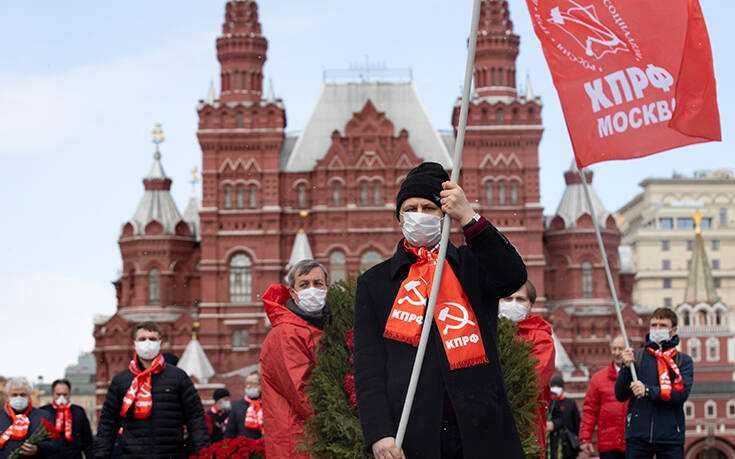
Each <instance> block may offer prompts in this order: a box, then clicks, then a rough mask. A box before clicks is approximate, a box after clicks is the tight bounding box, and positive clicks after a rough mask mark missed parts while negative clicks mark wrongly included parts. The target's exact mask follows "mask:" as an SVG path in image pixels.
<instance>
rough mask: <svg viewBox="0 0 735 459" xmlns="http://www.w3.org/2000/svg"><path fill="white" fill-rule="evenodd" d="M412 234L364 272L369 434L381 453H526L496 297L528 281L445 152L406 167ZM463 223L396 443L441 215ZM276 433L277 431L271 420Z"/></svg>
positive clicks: (360, 327)
mask: <svg viewBox="0 0 735 459" xmlns="http://www.w3.org/2000/svg"><path fill="white" fill-rule="evenodd" d="M396 217H397V218H398V220H399V223H400V226H401V230H402V232H403V235H404V237H405V238H404V239H402V240H401V241H400V242H399V244H398V247H397V249H396V252H395V253H394V255H393V256H392V257H391V258H390V259H388V260H386V261H384V262H382V263H380V264H378V265H376V266H374V267H373V268H371V269H370V270H368V271H367V272H365V273H364V274H363V275H362V276H360V278H359V279H358V282H357V294H356V298H355V348H354V355H355V387H356V392H357V404H358V411H359V413H360V422H361V424H362V428H363V435H364V438H365V444H366V446H367V447H368V448H370V449H371V450H372V452H373V454H374V455H375V457H376V458H377V459H400V458H401V457H402V455H403V454H405V457H407V458H409V459H412V458H421V459H424V458H439V457H452V458H455V457H456V458H461V457H464V458H487V457H499V458H500V457H502V458H504V459H514V458H523V451H522V448H521V442H520V438H519V435H518V431H517V429H516V425H515V422H514V420H513V414H512V412H511V409H510V404H509V403H508V397H507V394H506V392H505V385H504V382H503V373H502V370H501V367H500V360H499V358H498V352H497V341H496V329H497V321H498V299H499V298H504V297H507V296H510V295H511V294H512V293H513V292H515V291H516V290H518V289H519V288H520V287H521V286H522V285H523V284H524V282H526V269H525V265H524V264H523V260H522V259H521V257H520V256H519V255H518V253H517V252H516V250H515V248H514V247H513V245H511V243H510V242H508V240H507V239H506V238H505V237H504V236H503V235H502V234H501V233H500V232H498V231H497V230H496V229H495V227H493V226H492V225H491V224H490V223H489V222H488V221H487V220H486V219H485V218H484V217H482V216H480V215H479V214H477V213H475V211H474V210H473V209H472V207H471V206H470V205H469V203H468V201H467V198H466V197H465V194H464V191H462V189H461V188H460V187H459V186H458V185H457V184H456V183H453V182H450V181H449V177H448V175H447V173H446V172H445V171H444V168H443V167H442V166H441V165H440V164H437V163H423V164H421V165H419V166H417V167H416V168H414V169H413V170H411V171H410V172H409V173H408V175H407V176H406V178H405V180H404V181H403V183H402V184H401V188H400V191H399V192H398V196H397V199H396ZM447 217H448V218H451V219H453V220H455V221H456V222H457V223H459V225H460V226H461V227H462V229H463V231H464V237H465V240H466V241H467V245H466V246H461V247H455V246H454V245H451V244H450V245H449V246H448V247H447V258H446V260H447V262H446V263H445V265H444V270H443V275H442V279H441V288H440V290H439V294H438V298H437V306H436V311H435V313H434V318H435V321H434V325H432V327H431V333H430V338H429V342H428V345H427V348H426V355H425V357H424V364H423V369H422V371H421V377H420V380H419V384H418V387H417V390H416V397H415V399H414V403H413V409H412V412H411V418H410V420H409V422H408V428H407V431H406V436H405V439H404V442H403V445H402V446H403V451H400V450H399V449H398V448H397V446H396V444H395V436H396V431H397V428H398V423H399V419H400V416H401V411H402V408H403V403H404V400H405V397H406V391H407V388H408V382H409V379H410V375H411V368H412V365H413V362H414V358H415V356H416V344H417V343H418V341H419V336H420V334H421V328H422V324H423V317H424V313H425V307H426V304H427V303H428V302H427V298H428V296H429V292H430V291H431V289H430V284H431V282H432V279H433V273H434V269H435V263H434V260H436V253H437V246H438V242H439V240H440V233H441V219H442V218H447ZM266 435H267V432H266Z"/></svg>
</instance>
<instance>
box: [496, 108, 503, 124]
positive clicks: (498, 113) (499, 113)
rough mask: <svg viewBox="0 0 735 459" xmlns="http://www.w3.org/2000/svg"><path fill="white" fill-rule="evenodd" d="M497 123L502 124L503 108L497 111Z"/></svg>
mask: <svg viewBox="0 0 735 459" xmlns="http://www.w3.org/2000/svg"><path fill="white" fill-rule="evenodd" d="M497 119H498V124H503V110H498V111H497Z"/></svg>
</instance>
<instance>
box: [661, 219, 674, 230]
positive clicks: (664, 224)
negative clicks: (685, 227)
mask: <svg viewBox="0 0 735 459" xmlns="http://www.w3.org/2000/svg"><path fill="white" fill-rule="evenodd" d="M673 228H674V219H673V218H659V219H658V229H673Z"/></svg>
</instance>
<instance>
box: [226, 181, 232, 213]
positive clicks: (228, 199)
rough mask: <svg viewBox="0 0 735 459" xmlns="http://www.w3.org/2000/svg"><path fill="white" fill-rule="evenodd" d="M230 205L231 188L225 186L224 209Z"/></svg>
mask: <svg viewBox="0 0 735 459" xmlns="http://www.w3.org/2000/svg"><path fill="white" fill-rule="evenodd" d="M231 207H232V196H231V190H230V187H229V186H226V187H225V209H229V208H231Z"/></svg>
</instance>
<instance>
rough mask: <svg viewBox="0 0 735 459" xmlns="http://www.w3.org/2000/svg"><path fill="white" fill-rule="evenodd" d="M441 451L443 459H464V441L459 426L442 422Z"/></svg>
mask: <svg viewBox="0 0 735 459" xmlns="http://www.w3.org/2000/svg"><path fill="white" fill-rule="evenodd" d="M441 449H442V459H462V439H461V437H460V436H459V426H458V425H457V424H450V423H448V422H446V421H443V422H442V430H441Z"/></svg>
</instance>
